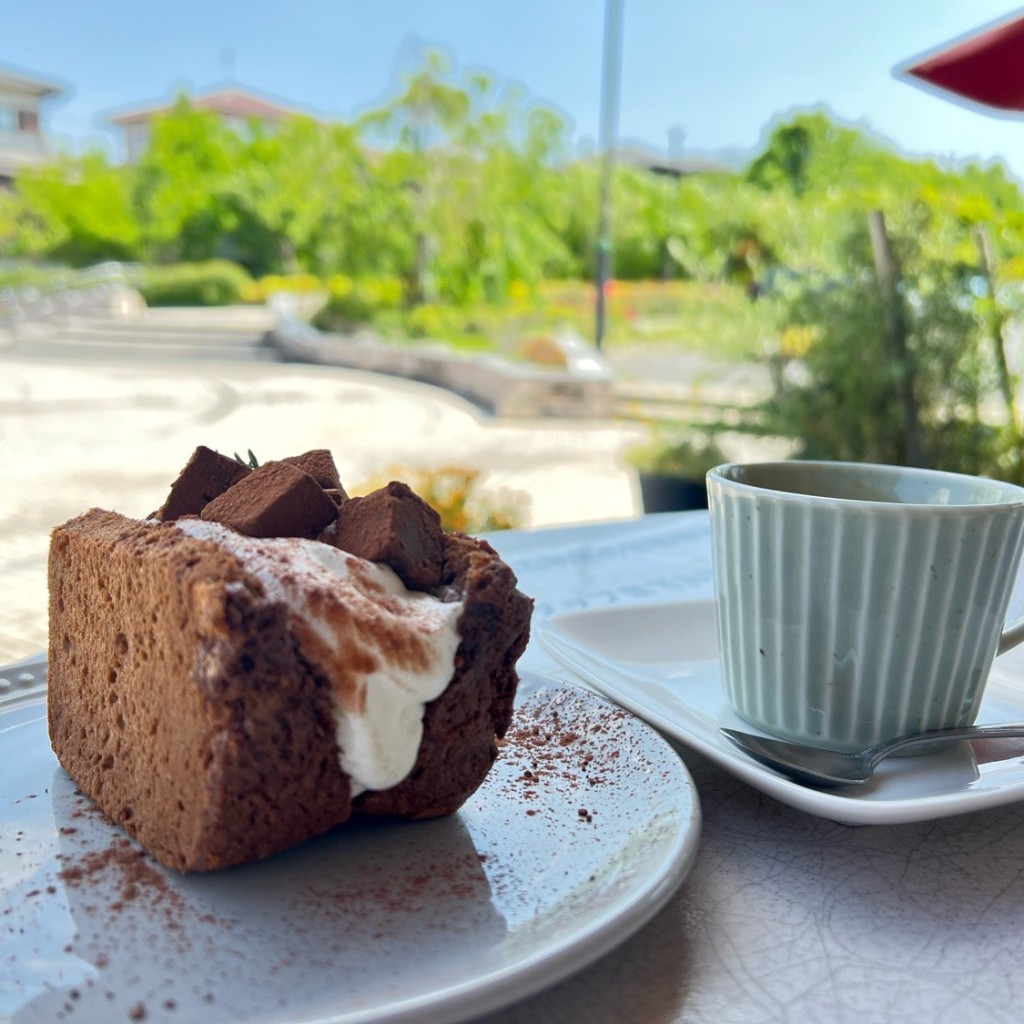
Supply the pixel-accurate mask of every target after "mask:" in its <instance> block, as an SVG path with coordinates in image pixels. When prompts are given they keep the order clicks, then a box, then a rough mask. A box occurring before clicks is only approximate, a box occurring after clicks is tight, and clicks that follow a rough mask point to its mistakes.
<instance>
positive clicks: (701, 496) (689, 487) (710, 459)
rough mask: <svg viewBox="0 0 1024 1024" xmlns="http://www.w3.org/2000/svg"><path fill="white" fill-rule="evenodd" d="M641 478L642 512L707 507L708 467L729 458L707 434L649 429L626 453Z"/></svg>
mask: <svg viewBox="0 0 1024 1024" xmlns="http://www.w3.org/2000/svg"><path fill="white" fill-rule="evenodd" d="M627 459H628V460H629V462H630V463H631V464H632V465H633V466H634V467H635V468H636V471H637V474H638V476H639V479H640V496H641V498H642V499H643V507H644V512H678V511H685V510H687V509H701V508H707V507H708V491H707V484H706V483H705V476H706V475H707V471H708V470H709V469H711V468H712V467H713V466H717V465H719V464H721V463H723V462H728V461H729V460H728V457H727V456H726V455H725V454H724V453H723V452H722V450H721V448H719V446H718V443H717V442H716V441H715V439H714V438H713V437H711V436H710V435H709V434H706V433H703V432H699V431H698V432H696V433H694V432H692V431H691V432H689V433H688V434H685V435H684V434H681V433H679V431H678V428H677V430H674V431H668V430H665V429H661V430H654V431H652V434H651V438H650V440H649V441H648V442H647V443H646V444H642V445H638V446H637V447H636V448H633V449H632V450H630V451H629V452H628V453H627Z"/></svg>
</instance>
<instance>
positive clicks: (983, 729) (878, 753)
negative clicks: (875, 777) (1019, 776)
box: [864, 722, 1024, 768]
mask: <svg viewBox="0 0 1024 1024" xmlns="http://www.w3.org/2000/svg"><path fill="white" fill-rule="evenodd" d="M1016 736H1024V723H1020V722H1018V723H1012V722H1010V723H1007V724H1005V725H964V726H961V727H960V728H954V729H929V730H927V731H926V732H915V733H911V734H910V735H909V736H900V737H899V738H898V739H895V740H888V741H887V742H885V743H877V744H875V746H873V747H871V748H870V749H869V750H865V751H864V754H865V756H866V757H867V759H868V761H869V762H870V764H871V767H872V768H874V767H875V765H877V764H878V763H879V761H881V760H882V759H883V758H886V757H888V756H889V755H890V754H893V753H895V752H896V751H897V750H903V749H904V747H912V746H916V745H917V744H918V743H934V742H937V741H939V740H981V739H993V740H995V739H1000V738H1012V737H1016Z"/></svg>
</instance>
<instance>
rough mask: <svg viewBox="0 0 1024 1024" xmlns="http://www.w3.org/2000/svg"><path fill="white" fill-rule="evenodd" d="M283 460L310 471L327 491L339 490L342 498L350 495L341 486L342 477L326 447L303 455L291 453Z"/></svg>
mask: <svg viewBox="0 0 1024 1024" xmlns="http://www.w3.org/2000/svg"><path fill="white" fill-rule="evenodd" d="M281 461H282V462H288V463H290V464H291V465H293V466H297V467H298V468H299V469H301V470H302V471H303V472H304V473H308V474H309V475H310V476H311V477H312V478H313V479H314V480H315V481H316V482H317V483H318V484H319V485H320V486H321V487H322V488H323V489H324V490H325V491H337V492H338V493H339V494H340V495H341V498H342V500H344V499H345V498H347V497H348V495H347V494H346V493H345V488H344V487H342V486H341V477H340V476H338V467H337V466H335V464H334V458H333V456H332V455H331V453H330V452H329V451H328V450H327V449H326V448H314V449H313V450H312V451H308V452H303V453H302V454H301V455H289V456H288V457H287V458H285V459H282V460H281Z"/></svg>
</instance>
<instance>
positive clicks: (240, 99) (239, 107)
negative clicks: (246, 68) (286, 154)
mask: <svg viewBox="0 0 1024 1024" xmlns="http://www.w3.org/2000/svg"><path fill="white" fill-rule="evenodd" d="M185 98H186V99H187V100H188V102H189V105H190V106H191V107H192V108H193V109H194V110H209V111H211V112H212V113H214V114H216V115H217V116H218V117H219V118H220V119H221V121H223V122H224V123H225V124H226V125H228V126H229V127H230V128H232V129H233V130H234V131H236V132H238V134H239V135H242V136H244V135H245V134H246V132H248V130H249V127H250V124H251V122H253V121H258V122H260V123H261V124H264V125H269V126H273V125H275V124H278V123H280V122H281V121H284V120H285V119H286V118H289V117H295V116H296V115H298V114H302V113H303V111H301V110H298V109H297V108H295V107H290V106H285V105H284V104H282V103H278V102H276V101H274V100H270V99H267V98H265V97H263V96H258V95H256V94H255V93H253V92H250V91H248V90H245V89H240V88H237V87H230V88H226V89H220V90H217V91H216V92H208V93H204V94H202V95H199V96H186V97H185ZM174 107H175V104H174V103H161V104H157V105H154V106H146V107H139V108H136V109H134V110H129V111H126V112H125V113H121V114H116V115H115V116H113V117H111V118H110V122H111V124H114V125H117V126H118V127H119V128H120V129H121V130H122V131H123V133H124V153H125V160H126V161H127V162H128V163H130V164H133V163H136V162H137V161H138V160H139V158H140V157H141V156H142V154H143V153H145V151H146V149H147V147H148V146H149V138H150V133H151V132H152V128H153V121H154V119H156V118H158V117H161V116H164V115H167V114H170V113H171V112H172V111H173V110H174Z"/></svg>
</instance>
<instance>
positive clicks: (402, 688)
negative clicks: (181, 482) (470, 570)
mask: <svg viewBox="0 0 1024 1024" xmlns="http://www.w3.org/2000/svg"><path fill="white" fill-rule="evenodd" d="M175 525H176V526H177V527H178V529H180V530H182V531H183V532H184V533H187V534H188V535H189V536H191V537H195V538H198V539H200V540H208V541H213V542H214V543H216V544H219V545H221V546H222V547H224V548H225V549H227V550H228V551H229V552H230V553H231V554H233V555H234V556H235V557H236V558H237V559H238V560H239V561H240V562H241V563H242V565H243V566H244V568H245V569H246V571H247V572H249V573H251V574H252V575H253V576H255V577H256V579H258V580H259V581H260V583H262V584H263V587H264V589H265V591H266V594H267V596H268V597H269V598H272V599H273V600H277V601H282V602H283V603H285V604H286V605H287V606H288V608H289V610H290V612H291V622H292V628H293V629H294V630H295V632H296V634H297V635H298V637H299V640H300V642H301V644H302V647H303V651H304V654H305V656H306V657H307V658H309V660H310V661H311V662H312V663H313V664H315V665H316V666H317V668H318V669H319V670H320V671H321V672H322V673H323V675H324V676H325V678H327V679H328V680H330V683H331V688H332V695H333V698H334V713H335V722H336V731H335V735H336V738H337V741H338V753H339V758H340V760H341V767H342V769H343V770H344V771H345V773H346V774H347V775H348V776H349V777H350V778H351V779H352V795H353V796H356V795H358V794H359V793H361V792H363V791H364V790H367V789H375V790H380V789H390V788H391V787H392V786H395V785H397V784H398V783H399V782H401V781H402V779H404V778H405V777H406V776H407V775H408V774H409V772H410V771H412V768H413V765H414V764H415V763H416V757H417V754H418V753H419V747H420V741H421V739H422V737H423V711H424V708H425V707H426V705H427V703H428V702H429V701H431V700H434V699H435V698H436V697H439V696H440V695H441V694H442V693H443V692H444V690H445V688H446V687H447V686H448V683H449V682H450V681H451V678H452V675H453V673H454V671H455V652H456V649H457V648H458V646H459V632H458V620H459V617H460V616H461V614H462V603H461V602H457V601H452V602H443V601H439V600H438V599H437V598H436V597H433V596H431V595H430V594H426V593H423V592H421V591H412V590H407V589H406V587H405V585H404V584H403V583H402V581H401V580H400V579H399V578H398V576H397V575H396V574H395V573H394V572H393V571H392V570H391V569H390V568H388V567H387V566H386V565H380V564H377V563H374V562H368V561H366V560H365V559H362V558H357V557H356V556H355V555H351V554H349V553H348V552H345V551H341V550H339V549H338V548H335V547H331V546H330V545H329V544H324V543H322V542H320V541H315V540H304V539H302V538H298V537H280V538H271V539H256V538H253V537H247V536H245V535H244V534H240V533H236V532H235V531H234V530H230V529H228V528H227V527H225V526H222V525H220V524H219V523H214V522H205V521H204V520H201V519H180V520H178V521H177V522H176V524H175Z"/></svg>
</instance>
